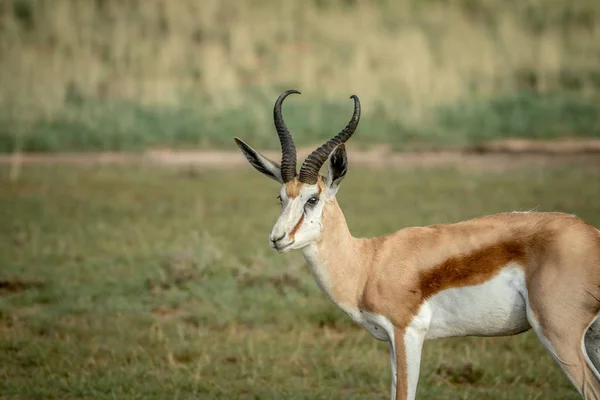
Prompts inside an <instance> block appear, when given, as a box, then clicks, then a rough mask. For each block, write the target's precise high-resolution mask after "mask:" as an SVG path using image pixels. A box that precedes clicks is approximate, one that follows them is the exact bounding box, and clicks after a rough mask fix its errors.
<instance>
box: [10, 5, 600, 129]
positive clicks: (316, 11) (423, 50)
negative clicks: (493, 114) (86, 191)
mask: <svg viewBox="0 0 600 400" xmlns="http://www.w3.org/2000/svg"><path fill="white" fill-rule="evenodd" d="M551 3H552V4H551V6H549V5H548V3H546V2H539V1H533V0H526V1H514V0H511V1H502V0H485V1H473V0H426V1H416V0H398V1H391V0H381V1H377V2H372V1H365V0H335V1H333V0H332V1H326V0H311V1H294V0H281V1H278V2H276V1H268V0H262V1H259V0H254V1H250V0H246V1H234V0H200V1H197V0H169V1H167V0H144V1H140V0H134V1H127V2H122V1H117V0H96V1H77V0H5V1H3V2H2V3H0V59H1V60H2V62H1V63H0V88H2V90H0V105H2V109H3V110H4V112H3V114H4V115H9V116H10V118H8V119H9V120H10V123H5V130H10V132H11V133H15V132H21V131H28V129H29V127H28V125H27V124H31V120H33V121H39V120H48V119H54V118H56V117H57V116H60V118H66V119H75V120H77V121H83V122H84V124H85V123H86V121H88V122H89V121H92V120H94V119H95V118H96V119H97V118H98V113H102V112H107V111H106V110H104V111H102V110H98V109H96V108H94V109H92V110H91V111H89V110H87V111H85V112H82V111H81V110H80V109H77V108H71V107H69V106H70V105H73V104H80V103H81V102H82V101H84V100H86V101H90V100H93V101H104V100H109V101H111V102H119V101H125V102H128V103H129V102H131V103H133V104H137V105H141V106H144V107H155V106H159V107H176V108H178V107H191V108H194V109H196V110H200V111H201V112H203V113H208V114H214V115H219V113H221V112H223V111H226V110H231V109H236V108H243V109H244V110H245V111H247V112H248V113H249V114H250V115H251V116H252V121H253V123H256V124H258V126H260V127H266V126H269V124H270V121H269V113H268V112H265V104H269V105H270V104H271V103H272V100H273V96H274V95H275V94H276V93H277V92H279V91H280V90H281V88H283V87H285V88H288V87H297V88H299V89H301V90H302V91H303V92H304V93H305V94H306V95H307V96H306V97H308V99H307V100H312V101H334V102H336V103H339V102H343V101H344V99H346V98H347V96H348V95H350V94H351V93H358V94H360V96H361V99H362V100H363V101H364V102H365V104H367V106H366V107H365V114H366V115H370V116H372V117H373V118H379V119H390V120H393V121H400V120H401V121H402V123H403V124H408V125H411V126H419V125H423V124H428V123H430V121H431V120H432V119H433V118H434V117H435V110H436V109H437V107H439V106H444V105H452V104H454V103H455V102H458V101H465V100H473V101H475V100H477V99H485V98H488V97H490V96H498V95H503V94H507V93H516V92H519V91H521V90H534V91H535V92H538V93H546V94H548V93H554V92H556V91H560V92H561V93H562V92H564V91H569V92H573V91H574V92H576V93H577V96H580V97H582V98H589V97H590V96H592V97H593V96H595V95H596V94H597V93H598V90H599V89H600V71H599V70H598V67H597V66H598V63H599V62H600V3H598V2H597V1H595V0H575V1H569V0H554V1H552V2H551ZM343 104H344V105H346V104H345V103H343ZM346 106H347V105H346ZM117 108H118V106H117ZM117 111H118V110H117ZM110 112H113V113H116V111H115V110H112V111H110ZM5 118H7V117H5ZM117 118H120V119H127V118H132V117H128V116H127V115H125V116H118V117H117ZM177 118H181V117H177ZM303 118H306V119H310V120H314V121H315V123H314V124H313V126H309V128H311V127H314V125H316V126H320V124H322V121H321V120H322V116H321V115H320V114H319V113H318V112H317V111H315V110H312V111H310V112H309V113H308V114H307V115H304V116H303ZM0 122H1V121H0ZM23 124H26V126H25V127H22V125H23ZM122 124H124V125H127V121H124V122H122ZM242 125H244V124H243V123H242ZM246 125H247V124H246ZM6 126H8V128H6ZM135 128H136V127H125V128H124V129H135ZM139 129H141V128H139ZM80 130H82V129H80ZM398 130H399V129H398V128H396V131H398ZM583 130H585V127H584V128H583ZM390 131H393V129H392V128H390ZM563 133H568V134H570V133H573V134H579V133H581V132H563ZM584 133H585V132H584Z"/></svg>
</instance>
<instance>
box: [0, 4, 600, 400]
mask: <svg viewBox="0 0 600 400" xmlns="http://www.w3.org/2000/svg"><path fill="white" fill-rule="evenodd" d="M290 88H294V89H298V90H300V91H301V92H302V93H303V94H302V96H292V97H290V98H289V99H288V100H286V103H285V105H284V107H283V108H284V110H283V114H284V118H285V120H286V123H287V125H288V126H289V128H290V130H291V131H292V133H293V135H294V140H295V141H296V144H297V145H298V146H299V148H300V151H299V153H300V155H301V156H303V155H306V153H307V151H310V150H312V149H313V148H314V146H317V145H319V144H321V143H322V142H323V141H325V140H327V139H329V138H330V137H332V136H333V135H334V134H336V133H337V132H339V131H340V130H341V129H342V128H343V127H344V125H345V124H346V123H347V121H348V120H349V118H350V116H351V113H352V101H351V100H350V99H349V96H350V95H351V94H357V95H358V96H359V97H360V99H361V102H362V108H363V114H362V118H361V122H360V126H359V128H358V130H357V133H356V134H355V135H354V136H353V137H352V139H351V140H350V142H349V143H348V145H349V146H348V157H349V172H348V175H347V176H346V178H345V179H344V181H343V183H342V185H341V189H340V191H339V193H338V195H337V198H338V201H339V203H340V205H341V207H342V209H343V211H344V213H345V215H346V218H347V220H348V224H349V227H350V230H351V232H352V233H353V234H354V236H357V237H364V236H377V235H384V234H387V233H390V232H392V231H395V230H397V229H400V228H402V227H407V226H415V225H428V224H438V223H452V222H457V221H460V220H464V219H468V218H473V217H476V216H480V215H485V214H492V213H497V212H504V211H513V210H517V211H527V210H535V211H561V212H567V213H571V214H576V215H577V216H579V217H581V218H583V219H585V220H586V221H588V222H590V223H592V224H594V225H595V226H597V227H600V141H599V140H600V2H599V1H597V0H547V1H541V0H520V1H517V0H395V1H391V0H389V1H388V0H373V1H366V0H329V1H328V0H304V1H300V0H296V1H293V0H279V1H274V0H253V1H250V0H238V1H233V0H220V1H218V0H170V1H167V0H143V1H142V0H0V399H11V400H12V399H14V400H16V399H74V398H78V399H82V398H85V399H88V398H89V399H149V398H159V399H249V400H256V399H333V398H340V397H343V398H346V399H373V400H374V399H384V398H388V391H389V387H390V386H389V385H390V364H389V358H388V357H389V356H388V347H387V345H386V344H385V343H382V342H377V341H376V340H374V339H373V338H371V337H370V336H369V335H368V333H366V331H364V329H363V328H361V327H359V326H358V325H356V324H354V323H353V322H352V321H351V320H350V319H349V318H348V317H347V316H346V315H345V314H344V313H343V312H341V311H340V310H338V309H337V308H336V307H335V306H334V305H333V304H331V303H330V302H329V300H328V299H327V298H326V296H324V295H323V294H322V293H321V292H320V291H319V289H318V288H317V286H316V284H315V282H314V281H313V279H312V277H311V276H310V273H309V271H308V268H307V266H306V263H305V261H304V259H303V258H302V256H301V255H300V254H299V253H297V252H296V253H286V254H277V253H275V252H273V251H272V250H271V248H270V247H269V244H268V239H267V238H268V233H269V231H270V229H271V227H272V225H273V223H274V222H275V220H276V218H277V216H278V214H279V212H280V206H279V203H278V201H277V199H276V196H277V194H278V190H279V188H278V186H277V185H276V184H275V183H274V181H272V180H270V179H267V178H265V177H264V176H262V175H261V174H259V173H257V172H256V171H255V170H254V169H253V168H252V167H251V166H250V165H248V164H247V162H246V160H245V159H244V157H243V156H242V155H241V154H240V153H239V151H238V149H237V148H236V147H235V145H234V142H233V137H234V136H239V137H241V138H243V139H244V140H245V141H247V142H248V143H249V144H250V145H252V146H253V147H255V148H257V149H259V150H261V151H264V152H266V154H268V155H269V157H272V158H273V159H279V157H280V150H279V142H278V138H277V135H276V133H275V130H274V129H273V121H272V107H273V103H274V101H275V99H276V98H277V96H278V95H279V94H280V93H281V92H282V91H283V90H286V89H290ZM525 140H526V141H525ZM472 150H477V151H472ZM40 153H41V154H40ZM300 161H301V160H300ZM599 267H600V266H599ZM399 306H401V305H399ZM418 398H419V399H436V400H437V399H447V398H460V399H478V400H481V399H484V400H485V399H511V400H514V399H516V400H521V399H523V400H524V399H538V398H543V399H561V400H563V399H578V398H579V395H578V394H577V392H576V390H575V389H574V388H573V387H572V386H571V384H570V383H569V381H568V379H567V378H566V377H565V376H564V375H563V374H562V373H561V371H560V370H559V368H558V367H557V366H556V365H555V364H554V362H553V360H552V358H551V357H550V356H549V355H548V354H547V353H546V352H545V350H544V349H543V347H542V346H541V345H540V344H539V343H538V340H537V338H536V337H535V335H534V334H533V333H532V332H527V333H524V334H521V335H517V336H513V337H505V338H460V339H447V340H436V341H431V342H427V343H426V344H425V347H424V350H423V361H422V364H421V378H420V385H419V391H418Z"/></svg>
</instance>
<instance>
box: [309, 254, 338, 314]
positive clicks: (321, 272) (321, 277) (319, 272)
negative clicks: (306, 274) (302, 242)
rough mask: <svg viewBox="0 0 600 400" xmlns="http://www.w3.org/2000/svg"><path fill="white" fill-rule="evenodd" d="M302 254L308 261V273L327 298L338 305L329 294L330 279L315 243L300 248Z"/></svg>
mask: <svg viewBox="0 0 600 400" xmlns="http://www.w3.org/2000/svg"><path fill="white" fill-rule="evenodd" d="M302 255H303V256H304V259H305V260H306V262H307V263H308V269H309V270H310V273H311V275H312V277H313V279H314V280H315V282H316V283H317V286H318V287H319V289H321V291H322V292H323V293H325V295H326V296H327V297H328V298H329V300H331V301H332V302H334V303H335V304H336V305H337V306H338V307H340V305H339V304H337V303H336V302H335V300H334V298H333V296H332V295H331V281H330V280H329V275H327V269H326V268H325V265H324V264H323V262H322V261H321V259H320V258H319V251H318V249H317V245H316V244H314V243H313V244H309V245H308V246H305V247H304V248H303V249H302ZM340 308H341V307H340Z"/></svg>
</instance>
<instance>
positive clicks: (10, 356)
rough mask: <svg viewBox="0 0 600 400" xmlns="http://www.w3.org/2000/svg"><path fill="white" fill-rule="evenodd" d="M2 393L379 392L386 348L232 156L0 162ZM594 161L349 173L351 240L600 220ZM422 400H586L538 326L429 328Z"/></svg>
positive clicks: (270, 188)
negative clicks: (279, 234) (227, 163)
mask: <svg viewBox="0 0 600 400" xmlns="http://www.w3.org/2000/svg"><path fill="white" fill-rule="evenodd" d="M0 174H1V178H0V179H2V180H0V221H2V223H1V224H0V282H1V285H0V397H2V398H3V399H25V398H26V399H50V398H56V399H70V398H97V399H115V398H119V399H138V398H140V399H141V398H144V399H146V398H157V399H192V398H194V399H281V398H285V399H332V398H340V397H344V398H348V399H358V398H360V399H383V398H387V393H388V389H389V383H390V377H389V360H388V354H387V346H386V344H384V343H381V342H377V341H376V340H374V339H372V338H371V337H370V336H369V335H368V334H367V333H366V332H364V331H363V330H362V328H360V327H358V326H356V325H354V324H353V323H352V322H351V321H350V320H349V318H348V317H346V316H345V315H344V314H343V313H342V312H340V311H338V310H337V309H336V308H335V307H334V306H333V305H332V304H331V303H329V302H328V300H326V298H325V296H324V295H322V294H321V293H320V292H319V290H318V289H317V287H316V284H315V283H314V282H313V281H312V278H311V277H310V274H309V273H308V271H307V268H306V266H305V264H304V261H303V259H302V257H301V256H300V255H299V254H295V253H293V254H284V255H281V254H276V253H274V252H272V251H271V250H270V248H269V246H268V244H267V235H268V232H269V230H270V228H271V225H272V223H273V222H274V221H275V219H276V217H277V213H278V208H279V206H278V204H277V200H276V199H275V196H276V195H277V185H276V184H275V183H274V182H272V181H271V180H269V179H266V178H264V177H262V176H260V175H259V174H257V173H255V172H254V171H253V170H251V167H249V166H246V167H245V168H243V169H240V170H239V171H234V170H210V169H204V170H196V169H159V168H156V167H150V166H144V167H142V166H137V167H131V168H128V169H125V168H124V167H72V166H71V167H65V166H63V167H52V168H40V167H27V168H25V169H24V170H23V173H22V178H21V180H20V181H18V182H16V183H10V182H9V181H7V180H6V176H7V171H6V169H1V170H0ZM599 182H600V173H599V172H598V171H597V170H595V171H594V170H592V169H590V168H587V167H582V166H577V165H573V166H570V167H565V168H558V167H554V168H553V167H546V168H544V169H535V170H534V169H523V170H519V171H511V172H510V173H498V172H495V173H485V172H476V171H465V170H455V169H452V168H439V169H416V168H415V169H412V168H406V169H398V170H387V171H385V170H381V169H377V170H368V169H364V170H359V169H358V168H351V171H350V173H349V175H348V177H347V178H346V180H345V181H344V183H343V186H342V188H341V190H340V194H339V195H338V197H339V201H340V204H341V206H342V208H343V209H344V211H345V214H346V217H347V218H348V220H349V225H350V228H351V230H352V231H353V233H354V234H355V235H357V236H366V235H377V234H384V233H387V232H389V231H391V230H394V229H397V228H400V227H402V226H410V225H422V224H430V223H440V222H453V221H457V220H460V219H464V218H469V217H473V216H477V215H481V214H487V213H494V212H499V211H506V210H527V209H532V208H535V207H537V209H538V210H555V211H566V212H571V213H576V214H577V215H579V216H581V217H582V218H584V219H586V220H588V221H590V222H592V223H594V224H595V225H596V226H600V201H599V199H600V183H599ZM418 398H419V399H442V398H461V399H517V400H519V399H536V398H544V399H576V398H578V395H577V393H576V392H575V390H574V389H573V388H572V387H571V386H570V384H569V382H568V380H567V379H566V378H565V377H564V376H563V375H562V373H561V372H560V371H559V369H558V367H556V366H555V365H554V363H553V361H552V360H551V358H550V357H549V356H548V355H547V354H546V353H545V351H544V350H543V348H542V347H541V345H540V344H539V343H538V342H537V339H536V338H535V336H534V335H533V334H532V333H531V332H528V333H525V334H522V335H518V336H514V337H509V338H463V339H448V340H437V341H430V342H427V343H426V345H425V349H424V354H423V363H422V375H421V380H420V386H419V393H418Z"/></svg>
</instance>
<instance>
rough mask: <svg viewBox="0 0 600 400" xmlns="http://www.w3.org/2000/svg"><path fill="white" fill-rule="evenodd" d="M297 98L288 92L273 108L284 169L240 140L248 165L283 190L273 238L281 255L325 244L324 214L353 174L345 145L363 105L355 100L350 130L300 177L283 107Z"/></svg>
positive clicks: (321, 152)
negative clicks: (322, 171) (325, 166)
mask: <svg viewBox="0 0 600 400" xmlns="http://www.w3.org/2000/svg"><path fill="white" fill-rule="evenodd" d="M292 93H296V94H300V92H299V91H297V90H288V91H285V92H283V93H282V94H281V95H280V96H279V97H278V98H277V101H275V106H274V108H273V119H274V121H275V129H276V130H277V134H278V135H279V141H280V143H281V151H282V157H281V165H279V164H277V163H276V162H274V161H271V160H269V159H268V158H266V157H265V156H263V155H262V154H260V153H259V152H258V151H256V150H254V149H253V148H252V147H250V146H248V145H247V144H246V143H244V142H243V141H242V140H240V139H239V138H237V137H236V138H235V142H236V144H237V145H238V147H239V148H240V150H241V151H242V153H244V156H246V158H247V159H248V162H250V164H251V165H252V166H253V167H254V168H255V169H256V170H257V171H259V172H261V173H263V174H264V175H266V176H268V177H269V178H272V179H274V180H276V181H277V182H279V183H280V184H281V185H282V187H281V189H280V191H279V196H278V198H279V199H280V201H281V206H282V209H281V214H280V215H279V218H278V219H277V222H275V225H274V226H273V229H272V230H271V233H270V235H269V242H270V244H271V247H273V248H274V249H275V250H277V251H279V252H285V251H289V250H292V249H301V248H303V247H305V246H307V245H309V244H311V243H314V242H316V241H318V240H319V239H320V237H321V226H322V225H321V217H322V215H323V211H324V210H326V208H327V205H328V204H331V203H332V202H334V201H335V195H336V193H337V190H338V188H339V184H340V182H341V181H342V179H343V178H344V176H345V175H346V172H347V170H348V159H347V157H346V150H345V147H344V143H345V142H346V141H347V140H348V139H349V138H350V136H352V134H353V133H354V131H355V130H356V127H357V125H358V121H359V119H360V102H359V100H358V97H357V96H355V95H352V96H351V97H350V98H351V99H353V100H354V113H353V115H352V118H351V119H350V122H349V123H348V125H347V126H346V127H345V128H344V129H343V130H342V131H341V132H340V133H339V134H337V135H336V136H334V137H333V138H332V139H330V140H329V141H328V142H327V143H325V144H323V145H322V146H321V147H319V148H318V149H316V150H315V151H313V152H312V153H311V154H310V155H309V156H308V157H307V158H306V160H304V162H303V163H302V166H301V167H300V172H299V173H296V147H295V145H294V141H293V139H292V135H291V134H290V132H289V130H288V129H287V127H286V125H285V123H284V122H283V117H282V115H281V105H282V104H283V101H284V100H285V98H286V97H287V96H289V95H290V94H292ZM326 161H327V163H328V170H327V174H326V175H325V176H323V175H321V174H320V173H319V171H320V169H321V167H322V166H323V164H324V163H325V162H326Z"/></svg>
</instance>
